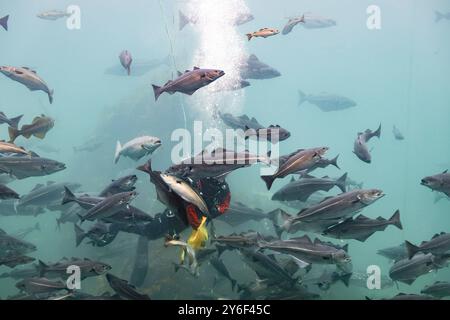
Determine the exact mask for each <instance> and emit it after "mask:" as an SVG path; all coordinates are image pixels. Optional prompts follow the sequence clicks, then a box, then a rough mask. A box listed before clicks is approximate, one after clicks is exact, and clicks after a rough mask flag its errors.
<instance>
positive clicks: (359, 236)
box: [322, 210, 403, 242]
mask: <svg viewBox="0 0 450 320" xmlns="http://www.w3.org/2000/svg"><path fill="white" fill-rule="evenodd" d="M389 225H393V226H396V227H397V228H398V229H400V230H402V229H403V227H402V223H401V222H400V211H398V210H397V211H395V213H394V215H393V216H392V217H391V218H390V219H389V220H386V219H384V218H382V217H378V218H377V219H370V218H367V217H366V216H364V215H359V216H358V217H357V218H356V219H353V218H349V219H347V220H345V221H343V222H341V223H339V224H336V225H334V226H331V227H329V228H327V229H325V231H323V233H322V234H323V235H325V236H328V237H333V238H337V239H355V240H358V241H361V242H364V241H366V240H367V238H369V237H370V236H371V235H372V234H374V233H375V232H377V231H384V230H385V229H386V228H387V227H388V226H389Z"/></svg>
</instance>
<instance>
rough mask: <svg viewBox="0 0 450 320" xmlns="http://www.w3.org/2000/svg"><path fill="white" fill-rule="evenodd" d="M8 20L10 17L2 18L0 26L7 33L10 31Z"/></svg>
mask: <svg viewBox="0 0 450 320" xmlns="http://www.w3.org/2000/svg"><path fill="white" fill-rule="evenodd" d="M8 19H9V15H7V16H4V17H3V18H0V26H2V27H3V29H5V30H6V31H8Z"/></svg>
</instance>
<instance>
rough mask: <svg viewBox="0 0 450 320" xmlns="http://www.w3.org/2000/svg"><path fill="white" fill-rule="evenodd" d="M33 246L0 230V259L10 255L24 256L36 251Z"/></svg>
mask: <svg viewBox="0 0 450 320" xmlns="http://www.w3.org/2000/svg"><path fill="white" fill-rule="evenodd" d="M36 250H37V248H36V246H35V245H34V244H32V243H29V242H27V241H24V240H20V239H17V238H15V237H13V236H11V235H8V234H7V233H6V232H5V231H4V230H3V229H0V257H4V256H10V255H26V254H28V253H31V252H34V251H36Z"/></svg>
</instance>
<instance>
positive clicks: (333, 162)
mask: <svg viewBox="0 0 450 320" xmlns="http://www.w3.org/2000/svg"><path fill="white" fill-rule="evenodd" d="M338 158H339V155H337V156H336V157H334V158H333V159H325V158H320V159H319V161H317V162H316V163H315V164H314V165H312V166H311V167H310V168H308V169H307V170H306V173H311V172H312V171H314V170H316V169H319V168H320V169H324V168H326V167H328V166H330V165H332V166H334V167H336V168H338V169H339V170H340V169H341V168H339V165H338V163H337V160H338ZM303 172H304V170H301V171H299V172H298V173H299V174H302V173H303ZM347 182H348V181H347V180H346V184H347Z"/></svg>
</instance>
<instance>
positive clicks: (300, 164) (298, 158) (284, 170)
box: [261, 147, 328, 190]
mask: <svg viewBox="0 0 450 320" xmlns="http://www.w3.org/2000/svg"><path fill="white" fill-rule="evenodd" d="M327 151H328V147H320V148H312V149H299V150H297V151H295V152H293V153H291V154H288V155H286V156H283V157H280V158H279V159H278V169H277V171H276V172H275V173H274V174H273V175H270V176H261V179H263V180H264V182H265V183H266V186H267V189H268V190H270V188H271V187H272V184H273V182H274V181H275V179H279V178H284V177H286V176H287V175H289V174H292V173H295V172H297V171H301V170H306V169H309V168H310V167H311V166H313V165H314V164H315V163H317V161H319V160H320V159H321V158H322V156H323V155H324V154H325V153H326V152H327Z"/></svg>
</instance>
